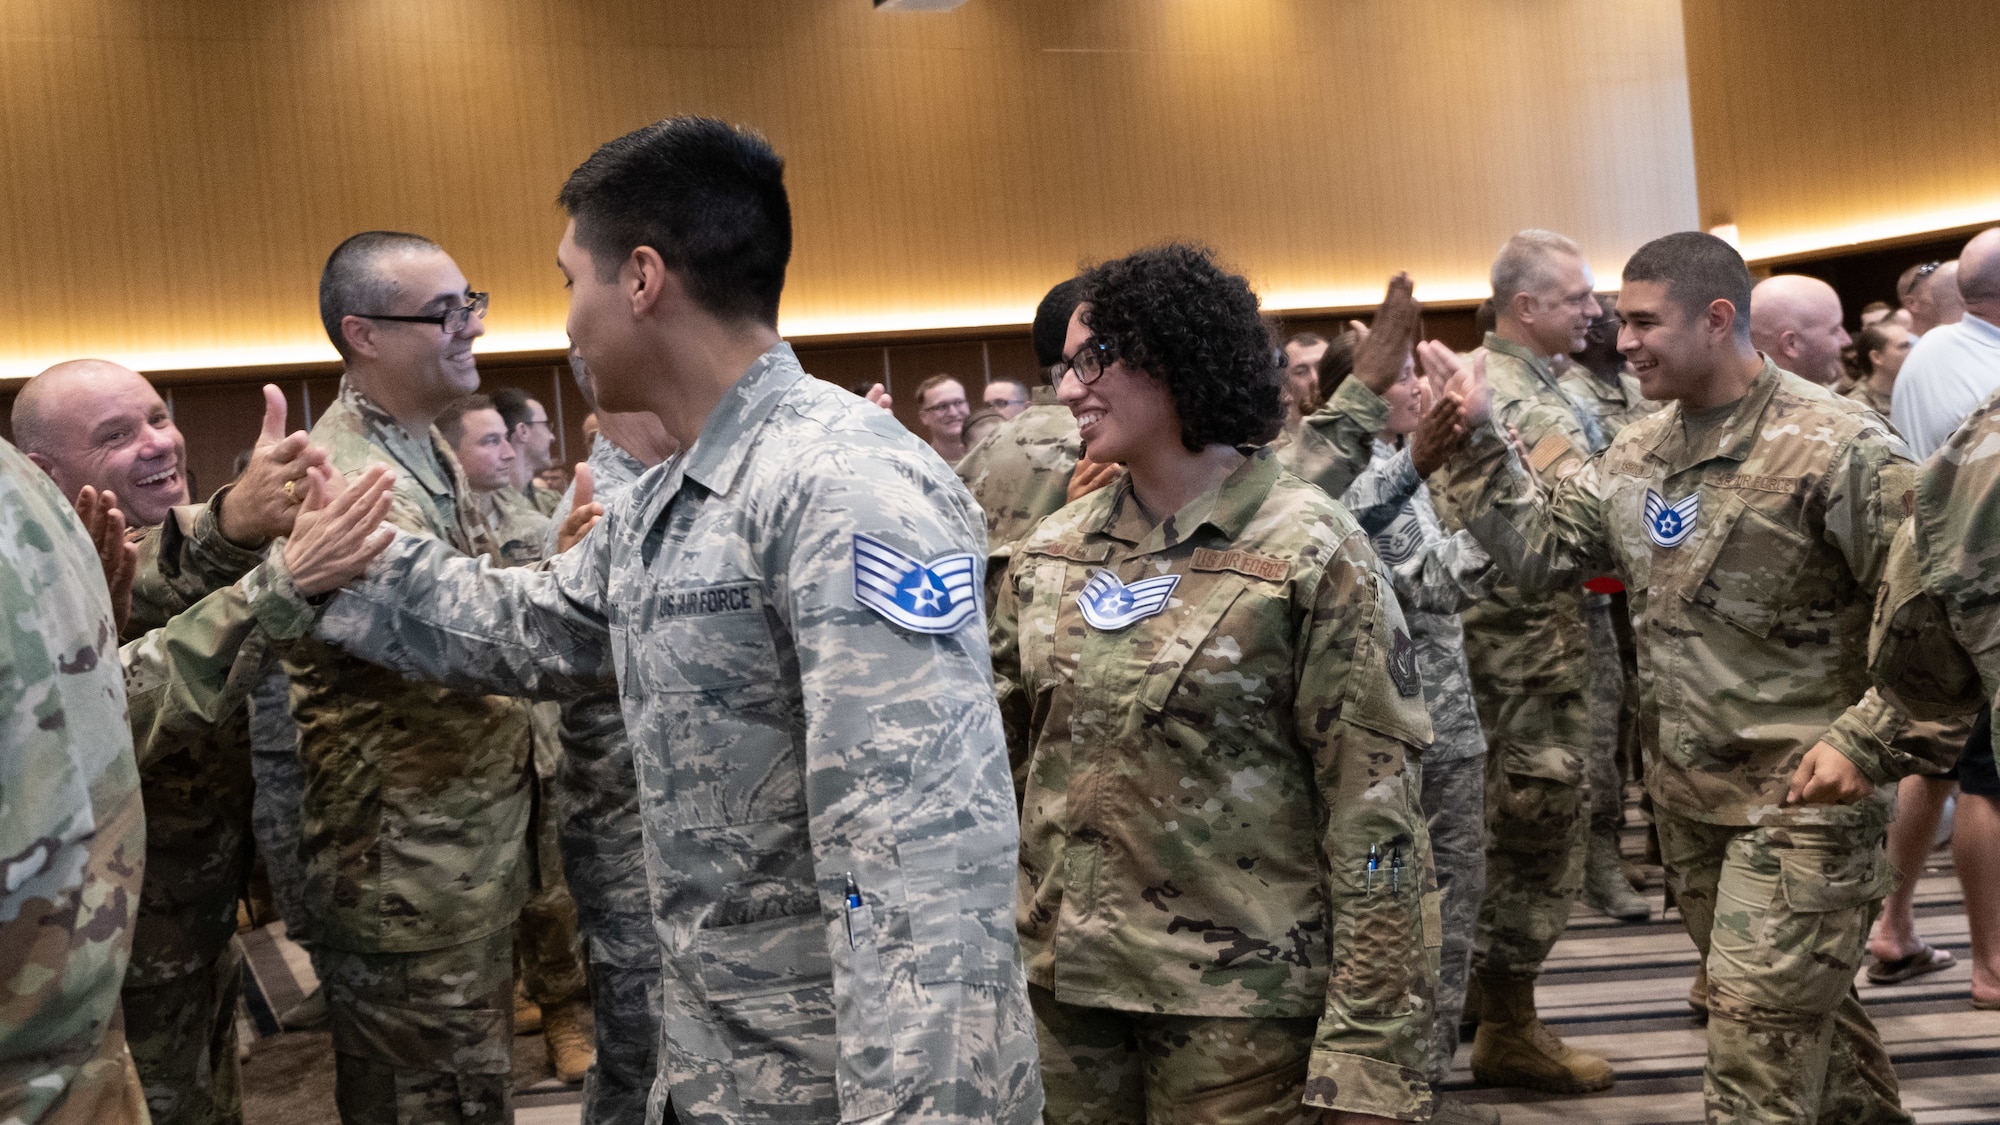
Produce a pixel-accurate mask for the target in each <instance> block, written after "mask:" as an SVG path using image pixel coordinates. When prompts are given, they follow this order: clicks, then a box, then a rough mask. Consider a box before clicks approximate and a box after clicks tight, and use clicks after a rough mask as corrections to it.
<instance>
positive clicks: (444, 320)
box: [353, 293, 491, 336]
mask: <svg viewBox="0 0 2000 1125" xmlns="http://www.w3.org/2000/svg"><path fill="white" fill-rule="evenodd" d="M466 296H467V297H470V298H471V301H470V302H468V303H466V304H463V305H460V306H458V307H457V308H455V309H451V310H448V311H446V312H444V313H442V314H440V315H438V316H390V315H389V314H388V313H355V314H353V315H355V316H358V317H363V318H366V319H368V320H393V321H396V322H397V323H399V324H435V325H437V326H438V327H439V328H442V329H444V334H445V335H447V336H456V335H458V334H459V333H460V332H463V331H465V326H466V325H468V324H470V323H472V318H473V317H475V316H477V317H484V316H485V315H486V303H487V300H488V298H489V297H491V294H488V293H467V294H466Z"/></svg>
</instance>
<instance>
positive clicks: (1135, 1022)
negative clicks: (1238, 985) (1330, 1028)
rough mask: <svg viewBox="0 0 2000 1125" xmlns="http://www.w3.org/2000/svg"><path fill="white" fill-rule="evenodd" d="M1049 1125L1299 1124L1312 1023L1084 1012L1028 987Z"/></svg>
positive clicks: (1312, 1114)
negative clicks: (1149, 1123)
mask: <svg viewBox="0 0 2000 1125" xmlns="http://www.w3.org/2000/svg"><path fill="white" fill-rule="evenodd" d="M1028 999H1029V1000H1030V1001H1031V1002H1032V1003H1033V1005H1034V1009H1035V1035H1036V1038H1037V1039H1038V1040H1039V1041H1040V1046H1041V1056H1042V1090H1043V1093H1044V1095H1045V1096H1046V1098H1047V1101H1046V1102H1045V1108H1044V1109H1043V1112H1042V1120H1043V1121H1044V1122H1046V1123H1047V1125H1147V1123H1148V1122H1153V1123H1160V1122H1171V1123H1172V1125H1239V1123H1241V1125H1249V1123H1252V1122H1254V1123H1256V1125H1288V1123H1293V1122H1297V1123H1299V1125H1306V1123H1310V1122H1317V1121H1318V1120H1319V1117H1320V1113H1321V1111H1320V1110H1318V1109H1314V1108H1313V1107H1311V1106H1308V1105H1306V1104H1305V1102H1304V1100H1303V1099H1304V1097H1305V1089H1306V1068H1307V1064H1308V1063H1310V1062H1311V1059H1312V1045H1313V1034H1314V1030H1315V1028H1316V1027H1317V1025H1318V1023H1319V1021H1318V1020H1314V1019H1224V1018H1211V1017H1202V1016H1161V1015H1151V1014H1148V1013H1145V1012H1122V1011H1117V1010H1114V1009H1111V1008H1084V1007H1078V1006H1076V1005H1074V1004H1064V1003H1061V1002H1060V1001H1058V1000H1057V999H1056V998H1055V996H1054V995H1053V994H1051V993H1050V992H1049V991H1048V990H1047V989H1045V988H1040V987H1038V986H1035V985H1029V986H1028Z"/></svg>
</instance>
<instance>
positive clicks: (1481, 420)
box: [1417, 340, 1493, 433]
mask: <svg viewBox="0 0 2000 1125" xmlns="http://www.w3.org/2000/svg"><path fill="white" fill-rule="evenodd" d="M1417 361H1418V362H1419V363H1421V364H1422V365H1423V369H1424V378H1425V379H1427V380H1428V381H1429V382H1430V384H1431V385H1432V386H1433V387H1439V388H1442V390H1443V393H1444V397H1447V398H1453V399H1457V400H1458V410H1459V419H1460V425H1462V426H1463V427H1464V428H1465V432H1466V433H1471V432H1472V431H1473V430H1476V429H1478V428H1479V427H1481V426H1483V425H1485V424H1486V422H1487V419H1489V418H1491V417H1493V388H1492V386H1491V385H1490V384H1488V383H1487V381H1486V355H1485V353H1483V352H1482V353H1480V354H1479V355H1476V356H1474V357H1473V360H1472V362H1470V363H1467V362H1466V361H1465V360H1464V359H1463V358H1462V357H1460V356H1459V354H1458V353H1457V352H1455V351H1452V350H1451V347H1450V345H1448V344H1444V343H1442V342H1440V341H1437V340H1425V341H1424V342H1423V343H1421V344H1418V345H1417Z"/></svg>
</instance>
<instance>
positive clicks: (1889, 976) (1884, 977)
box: [1868, 942, 1955, 984]
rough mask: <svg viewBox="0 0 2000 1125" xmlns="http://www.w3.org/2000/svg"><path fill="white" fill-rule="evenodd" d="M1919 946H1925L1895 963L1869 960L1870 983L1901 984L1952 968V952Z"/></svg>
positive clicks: (1878, 958)
mask: <svg viewBox="0 0 2000 1125" xmlns="http://www.w3.org/2000/svg"><path fill="white" fill-rule="evenodd" d="M1918 944H1920V945H1923V948H1921V949H1919V950H1917V951H1916V952H1915V953H1912V954H1910V955H1909V956H1908V957H1898V958H1897V959H1895V960H1894V961H1884V960H1882V959H1881V958H1880V957H1870V958H1869V959H1868V983H1870V984H1900V983H1901V982H1903V981H1906V980H1909V979H1910V978H1911V977H1920V976H1923V975H1924V974H1925V973H1935V972H1937V971H1938V970H1940V969H1949V968H1951V966H1952V963H1953V961H1954V960H1955V958H1953V957H1952V955H1951V951H1950V950H1948V949H1936V948H1933V947H1932V946H1930V945H1927V944H1924V943H1921V942H1920V943H1918Z"/></svg>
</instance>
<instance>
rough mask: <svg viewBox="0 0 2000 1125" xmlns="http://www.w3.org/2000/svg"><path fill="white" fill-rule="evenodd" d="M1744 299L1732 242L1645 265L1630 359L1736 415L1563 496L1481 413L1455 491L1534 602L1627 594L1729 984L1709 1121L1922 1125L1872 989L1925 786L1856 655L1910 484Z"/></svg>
mask: <svg viewBox="0 0 2000 1125" xmlns="http://www.w3.org/2000/svg"><path fill="white" fill-rule="evenodd" d="M1674 287H1678V289H1679V291H1676V288H1674ZM1749 288H1750V283H1749V274H1748V271H1747V270H1745V269H1744V268H1743V266H1742V260H1741V258H1740V257H1738V256H1737V255H1736V254H1735V252H1734V251H1733V250H1731V249H1729V247H1728V246H1727V244H1726V243H1723V242H1721V241H1720V240H1719V239H1714V238H1712V237H1711V236H1708V235H1699V234H1683V235H1669V236H1667V237H1666V238H1663V239H1659V240H1656V241H1655V242H1653V243H1650V244H1648V245H1647V246H1645V247H1642V248H1641V249H1640V250H1639V251H1638V252H1637V253H1635V254H1634V255H1633V257H1632V259H1631V260H1630V262H1629V263H1628V264H1627V266H1626V277H1625V287H1624V289H1623V291H1622V292H1621V294H1620V314H1621V315H1622V316H1623V317H1624V319H1625V328H1624V329H1623V331H1622V332H1621V336H1620V346H1621V347H1622V348H1623V349H1624V350H1625V353H1626V354H1627V355H1628V356H1630V357H1632V359H1633V360H1634V363H1635V365H1636V366H1638V368H1639V370H1640V374H1641V378H1642V379H1645V378H1647V377H1648V374H1649V372H1650V373H1655V374H1653V375H1652V377H1653V378H1657V379H1659V380H1660V381H1661V385H1662V389H1663V392H1664V393H1663V394H1662V396H1661V397H1673V398H1677V399H1678V398H1681V397H1683V396H1692V395H1696V394H1700V395H1704V396H1707V398H1721V399H1724V400H1725V401H1723V402H1720V403H1714V404H1711V403H1709V402H1707V401H1703V403H1702V408H1701V409H1700V410H1699V411H1694V410H1691V409H1690V408H1689V407H1688V405H1687V403H1686V402H1683V401H1676V402H1675V403H1674V404H1672V405H1670V406H1668V407H1667V408H1666V409H1664V410H1661V411H1660V412H1658V413H1657V414H1654V415H1652V416H1651V417H1649V418H1646V419H1643V420H1641V421H1638V422H1635V423H1633V424H1631V425H1630V426H1628V427H1626V428H1625V430H1624V431H1623V432H1622V433H1620V435H1619V436H1618V438H1617V439H1616V440H1614V441H1613V442H1612V443H1611V444H1610V446H1609V448H1607V449H1606V450H1605V451H1604V452H1602V453H1600V454H1598V455H1597V456H1595V457H1594V458H1592V459H1591V460H1590V461H1589V462H1588V463H1586V464H1584V465H1582V466H1581V467H1579V468H1578V469H1577V470H1576V471H1573V472H1571V473H1569V474H1567V476H1566V477H1565V478H1564V479H1563V480H1562V481H1561V482H1560V483H1558V484H1557V485H1556V487H1555V488H1554V489H1553V490H1552V494H1543V493H1542V492H1540V490H1539V489H1538V486H1537V484H1536V482H1535V480H1534V478H1533V477H1532V476H1531V475H1530V473H1529V471H1528V470H1527V469H1526V468H1525V467H1524V466H1523V465H1522V464H1521V462H1520V460H1519V459H1518V457H1517V456H1516V455H1515V453H1514V451H1513V449H1512V447H1511V446H1510V445H1509V444H1508V443H1507V442H1506V440H1505V439H1504V438H1502V437H1501V436H1500V435H1499V434H1498V432H1497V431H1496V430H1494V429H1493V428H1492V427H1487V426H1483V425H1480V424H1479V423H1480V422H1481V421H1482V417H1481V411H1480V410H1479V409H1478V406H1477V402H1478V397H1479V396H1478V395H1477V394H1476V393H1473V394H1470V395H1468V396H1467V397H1466V400H1467V401H1468V402H1469V403H1472V404H1473V405H1472V406H1471V407H1469V409H1468V418H1467V420H1468V422H1469V423H1470V424H1472V425H1474V426H1476V427H1477V428H1476V429H1475V430H1474V432H1473V434H1472V437H1471V440H1470V441H1469V443H1468V445H1467V447H1466V450H1465V452H1464V453H1462V454H1460V455H1459V456H1457V457H1455V458H1454V459H1453V460H1452V461H1451V463H1450V464H1449V465H1448V466H1447V468H1446V470H1445V474H1446V477H1447V479H1448V481H1449V487H1451V488H1452V489H1453V490H1454V491H1455V492H1456V493H1457V494H1458V495H1460V496H1461V498H1463V499H1464V501H1465V503H1464V504H1463V505H1462V510H1463V511H1464V512H1465V513H1466V514H1467V518H1468V527H1469V529H1470V530H1471V531H1472V532H1473V534H1474V535H1475V536H1477V537H1478V538H1479V540H1480V541H1481V542H1482V543H1483V544H1484V545H1485V546H1486V547H1487V549H1488V550H1489V551H1490V552H1491V553H1492V554H1493V555H1494V557H1495V558H1496V560H1498V561H1499V562H1500V563H1501V565H1502V566H1503V567H1505V568H1506V569H1508V570H1509V571H1510V572H1511V573H1513V574H1514V575H1515V576H1516V577H1517V579H1518V580H1519V581H1520V582H1521V584H1522V586H1523V588H1526V589H1548V588H1561V587H1565V586H1569V585H1572V584H1573V583H1574V582H1575V581H1576V580H1577V579H1578V578H1580V577H1581V576H1583V575H1587V574H1595V573H1607V572H1608V573H1613V574H1616V575H1617V576H1618V577H1619V578H1620V579H1621V580H1623V581H1624V582H1625V584H1626V586H1627V587H1628V589H1629V591H1630V595H1631V599H1632V606H1633V611H1634V615H1635V617H1636V619H1637V622H1638V633H1639V638H1640V647H1639V659H1640V665H1641V669H1642V672H1643V676H1642V679H1643V683H1644V686H1645V692H1646V694H1645V712H1646V714H1647V715H1648V716H1649V717H1650V718H1651V719H1652V720H1653V721H1651V722H1648V723H1647V724H1646V725H1645V726H1644V727H1643V728H1642V732H1643V736H1644V738H1645V740H1646V741H1645V747H1644V749H1645V753H1646V759H1647V765H1646V778H1647V785H1648V788H1649V789H1650V791H1651V793H1652V796H1653V801H1654V807H1655V810H1656V815H1657V816H1658V817H1659V828H1660V837H1661V847H1662V852H1663V856H1664V859H1665V861H1666V865H1667V872H1668V879H1669V885H1670V886H1671V887H1672V888H1673V890H1674V892H1675V897H1676V900H1677V901H1678V902H1679V904H1680V907H1681V911H1682V915H1683V919H1684V921H1685V923H1686V925H1687V928H1688V931H1689V933H1690V935H1691V936H1692V937H1693V938H1694V940H1695V944H1696V945H1697V946H1698V947H1699V948H1700V950H1701V952H1702V955H1703V957H1704V959H1705V963H1706V966H1707V970H1708V980H1709V995H1708V1000H1709V1007H1710V1013H1711V1016H1710V1021H1709V1025H1708V1043H1709V1052H1708V1066H1707V1071H1706V1075H1705V1096H1706V1101H1707V1113H1708V1120H1709V1121H1710V1122H1718V1123H1719V1122H1767V1121H1768V1122H1777V1121H1786V1122H1796V1121H1813V1120H1827V1121H1833V1120H1838V1121H1843V1122H1845V1121H1867V1122H1906V1121H1908V1120H1909V1117H1908V1115H1907V1114H1906V1113H1904V1112H1903V1110H1902V1109H1901V1107H1900V1106H1899V1105H1898V1103H1897V1096H1896V1083H1895V1075H1894V1072H1893V1070H1892V1069H1891V1067H1890V1065H1889V1060H1888V1057H1887V1055H1886V1053H1885V1052H1884V1051H1883V1049H1882V1046H1881V1042H1880V1039H1879V1037H1878V1036H1877V1035H1876V1034H1875V1031H1874V1028H1873V1026H1872V1025H1871V1024H1870V1023H1869V1021H1868V1017H1867V1015H1866V1014H1865V1013H1864V1012H1863V1011H1862V1009H1861V1005H1860V1002H1859V1000H1858V999H1857V998H1856V997H1855V995H1854V991H1853V977H1854V973H1855V970H1856V969H1857V968H1858V967H1859V965H1860V962H1861V958H1862V951H1863V943H1864V940H1865V938H1866V935H1867V929H1868V922H1869V917H1870V915H1871V914H1872V912H1873V910H1874V906H1875V904H1876V903H1877V902H1878V901H1879V900H1880V899H1881V897H1882V896H1883V895H1884V894H1886V893H1887V891H1888V889H1889V888H1890V886H1892V885H1893V882H1894V877H1895V876H1894V872H1893V870H1892V869H1891V868H1890V866H1889V864H1888V862H1887V858H1886V856H1885V855H1884V853H1883V845H1882V841H1883V831H1884V827H1885V824H1886V821H1887V816H1888V811H1889V810H1888V792H1887V790H1886V789H1883V788H1879V787H1881V786H1884V785H1885V784H1886V783H1888V782H1891V781H1893V780H1894V779H1895V778H1897V777H1899V776H1902V775H1904V774H1906V773H1908V772H1910V771H1911V770H1912V769H1914V768H1916V766H1917V764H1918V763H1916V762H1915V761H1913V760H1911V759H1909V758H1908V757H1907V756H1905V755H1903V754H1901V753H1900V752H1899V751H1898V750H1897V749H1895V748H1894V747H1893V746H1892V745H1891V742H1892V740H1893V738H1894V736H1895V735H1896V734H1897V732H1898V731H1900V729H1901V728H1902V727H1903V726H1904V725H1905V724H1906V723H1907V719H1905V718H1904V717H1903V716H1902V715H1901V714H1900V713H1899V712H1897V711H1896V710H1895V709H1894V708H1892V707H1890V706H1889V705H1888V704H1886V703H1885V702H1884V701H1883V700H1882V699H1880V698H1879V697H1878V696H1876V695H1875V693H1874V692H1873V691H1872V690H1870V689H1869V687H1868V683H1867V670H1866V667H1865V662H1864V661H1863V659H1862V642H1861V638H1862V636H1863V630H1864V629H1865V628H1866V623H1867V619H1868V615H1869V606H1870V603H1871V601H1872V600H1873V599H1872V592H1873V590H1874V589H1875V586H1876V583H1877V581H1878V579H1879V578H1880V577H1881V574H1882V569H1883V564H1884V561H1885V558H1886V556H1887V554H1888V548H1889V541H1890V537H1891V533H1892V532H1893V530H1894V528H1895V525H1896V523H1897V521H1898V520H1899V519H1900V516H1901V513H1902V511H1903V504H1904V497H1905V495H1906V493H1907V492H1908V490H1909V487H1910V479H1911V471H1912V467H1911V466H1910V464H1909V462H1908V460H1907V458H1906V457H1905V455H1904V453H1903V445H1902V443H1901V441H1900V440H1899V439H1897V438H1896V437H1895V435H1894V434H1893V433H1891V432H1890V431H1889V430H1888V428H1887V427H1886V425H1885V424H1884V423H1883V422H1882V420H1881V419H1880V418H1879V417H1877V416H1876V415H1875V414H1874V413H1873V412H1871V411H1868V410H1867V409H1865V408H1864V407H1861V406H1860V405H1859V404H1857V403H1854V402H1852V401H1851V400H1847V399H1842V398H1838V397H1836V396H1834V395H1833V394H1832V393H1830V392H1829V391H1827V390H1826V389H1825V388H1822V387H1819V386H1816V385H1813V384H1810V383H1807V382H1805V381H1804V380H1802V379H1799V378H1797V377H1796V376H1793V375H1789V374H1786V373H1784V372H1782V371H1779V370H1778V369H1777V368H1776V367H1775V366H1773V365H1772V364H1771V363H1770V362H1769V361H1768V360H1764V359H1762V357H1760V356H1758V355H1757V353H1755V352H1754V351H1753V350H1752V349H1751V347H1750V343H1749V339H1748V333H1747V325H1745V324H1742V323H1741V322H1740V321H1738V320H1735V319H1733V318H1735V317H1736V316H1737V313H1736V309H1737V308H1740V307H1743V306H1747V304H1748V295H1749ZM1426 358H1427V360H1436V361H1438V362H1441V363H1449V362H1451V358H1450V356H1449V353H1448V352H1444V353H1443V355H1442V356H1439V355H1438V354H1436V353H1428V354H1427V356H1426ZM1468 374H1470V373H1468ZM1472 384H1473V385H1476V379H1474V380H1472ZM1739 388H1741V392H1740V393H1741V397H1740V398H1736V399H1734V401H1728V397H1729V396H1731V395H1735V394H1737V393H1739Z"/></svg>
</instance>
